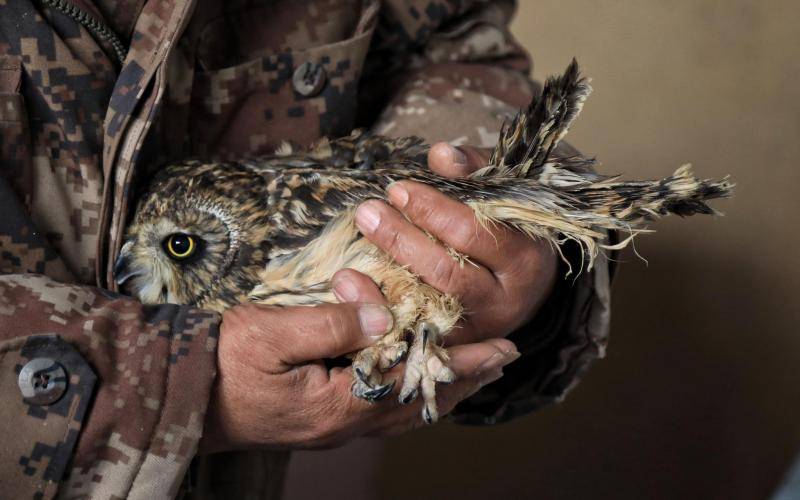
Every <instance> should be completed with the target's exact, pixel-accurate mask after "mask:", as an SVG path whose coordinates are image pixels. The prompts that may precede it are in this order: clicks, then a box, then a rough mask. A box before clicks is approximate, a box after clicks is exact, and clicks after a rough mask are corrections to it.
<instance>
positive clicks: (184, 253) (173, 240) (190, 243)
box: [164, 233, 197, 260]
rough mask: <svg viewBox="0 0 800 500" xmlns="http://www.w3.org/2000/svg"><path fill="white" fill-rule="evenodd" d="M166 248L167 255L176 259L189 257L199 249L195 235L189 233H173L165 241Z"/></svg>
mask: <svg viewBox="0 0 800 500" xmlns="http://www.w3.org/2000/svg"><path fill="white" fill-rule="evenodd" d="M164 248H165V250H166V251H167V255H169V256H170V258H172V259H175V260H184V259H188V258H189V257H191V256H192V255H194V253H195V251H197V242H196V241H195V239H194V236H189V235H188V234H183V233H175V234H171V235H169V236H168V237H167V239H166V240H165V241H164Z"/></svg>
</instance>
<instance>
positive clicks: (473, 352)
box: [447, 338, 520, 380]
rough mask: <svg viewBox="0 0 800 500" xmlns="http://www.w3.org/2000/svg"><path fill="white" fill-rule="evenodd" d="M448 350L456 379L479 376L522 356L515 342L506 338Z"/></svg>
mask: <svg viewBox="0 0 800 500" xmlns="http://www.w3.org/2000/svg"><path fill="white" fill-rule="evenodd" d="M447 352H448V353H449V354H450V363H449V366H450V369H451V370H453V372H454V373H455V374H456V380H460V379H465V378H473V377H478V376H480V375H481V374H482V373H485V372H487V371H489V370H493V369H497V368H502V367H504V366H506V365H507V364H509V363H512V362H514V361H515V360H516V359H518V358H519V356H520V353H519V351H517V347H516V346H515V345H514V343H513V342H511V341H510V340H508V339H504V338H492V339H487V340H484V341H482V342H475V343H473V344H463V345H458V346H453V347H451V348H450V349H448V350H447Z"/></svg>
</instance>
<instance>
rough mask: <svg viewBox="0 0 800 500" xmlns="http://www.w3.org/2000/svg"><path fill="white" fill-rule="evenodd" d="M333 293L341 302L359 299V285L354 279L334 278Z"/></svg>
mask: <svg viewBox="0 0 800 500" xmlns="http://www.w3.org/2000/svg"><path fill="white" fill-rule="evenodd" d="M333 294H334V295H336V298H337V299H339V302H355V301H356V300H358V287H356V284H355V283H353V280H350V279H347V278H336V279H334V280H333Z"/></svg>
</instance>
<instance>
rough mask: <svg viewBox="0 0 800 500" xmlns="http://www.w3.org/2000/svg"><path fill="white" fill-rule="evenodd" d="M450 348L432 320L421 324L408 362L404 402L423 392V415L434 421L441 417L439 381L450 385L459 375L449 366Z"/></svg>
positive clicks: (429, 422)
mask: <svg viewBox="0 0 800 500" xmlns="http://www.w3.org/2000/svg"><path fill="white" fill-rule="evenodd" d="M448 360H449V358H448V356H447V351H446V350H445V349H444V348H443V347H441V346H440V345H439V329H438V328H437V327H436V326H435V325H434V324H433V323H430V322H426V321H425V322H422V323H420V324H419V325H418V326H417V328H416V331H415V333H414V341H413V343H412V344H411V351H410V352H409V354H408V361H407V362H406V373H405V376H404V377H403V387H402V388H401V389H400V402H401V403H403V404H409V403H411V402H412V401H414V400H415V399H416V398H417V395H418V394H419V392H420V391H421V392H422V399H423V401H424V404H423V405H422V418H423V420H425V423H427V424H432V423H434V422H436V420H438V418H439V412H438V410H437V408H436V382H439V383H442V384H449V383H452V382H454V381H455V379H456V375H455V373H453V370H451V369H450V368H448V367H447V361H448Z"/></svg>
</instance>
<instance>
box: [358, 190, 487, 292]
mask: <svg viewBox="0 0 800 500" xmlns="http://www.w3.org/2000/svg"><path fill="white" fill-rule="evenodd" d="M356 224H357V225H358V228H359V229H360V230H361V232H362V233H363V234H364V236H366V237H367V238H368V239H369V240H370V241H371V242H373V243H374V244H375V245H377V246H378V247H380V248H381V249H382V250H384V251H385V252H387V253H388V254H389V255H391V256H392V258H393V259H394V260H395V261H396V262H398V263H399V264H400V265H407V266H409V267H410V268H411V270H412V271H413V272H414V273H416V274H418V275H419V276H420V277H421V278H422V280H423V281H424V282H426V283H428V284H429V285H431V286H432V287H434V288H436V289H438V290H440V291H442V292H444V293H449V294H453V295H458V296H462V297H463V296H465V295H466V294H468V293H469V292H470V291H472V290H475V289H483V290H485V289H486V287H491V286H494V277H493V276H492V274H491V273H490V272H489V271H488V270H487V269H485V268H483V267H479V266H473V265H469V264H463V263H459V262H458V261H456V259H454V258H453V256H451V255H450V254H449V253H448V252H447V250H446V249H445V248H444V247H443V246H442V245H440V244H439V243H437V242H436V241H433V240H431V238H430V237H428V235H426V234H425V233H424V232H423V231H421V230H420V229H419V228H417V227H415V226H414V225H413V224H411V223H410V222H408V220H406V219H405V218H404V217H403V216H402V215H400V213H399V212H397V211H396V210H394V209H393V208H391V207H389V206H388V205H386V204H385V203H383V202H380V201H377V200H369V201H366V202H364V203H362V204H361V206H359V207H358V210H357V211H356Z"/></svg>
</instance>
